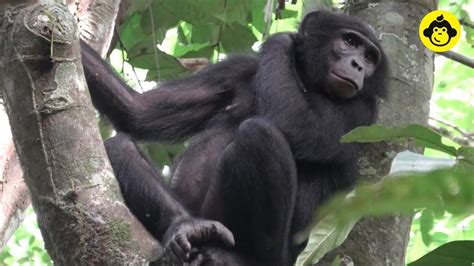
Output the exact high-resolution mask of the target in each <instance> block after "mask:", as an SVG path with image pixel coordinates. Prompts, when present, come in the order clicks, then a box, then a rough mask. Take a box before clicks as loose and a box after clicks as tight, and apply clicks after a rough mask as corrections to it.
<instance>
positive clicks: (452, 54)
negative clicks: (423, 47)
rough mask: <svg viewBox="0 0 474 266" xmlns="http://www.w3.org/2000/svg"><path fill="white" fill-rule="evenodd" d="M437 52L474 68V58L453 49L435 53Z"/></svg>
mask: <svg viewBox="0 0 474 266" xmlns="http://www.w3.org/2000/svg"><path fill="white" fill-rule="evenodd" d="M437 54H439V55H442V56H444V57H447V58H449V59H451V60H454V61H456V62H458V63H461V64H463V65H465V66H468V67H470V68H474V58H470V57H467V56H465V55H463V54H460V53H456V52H453V51H447V52H442V53H437Z"/></svg>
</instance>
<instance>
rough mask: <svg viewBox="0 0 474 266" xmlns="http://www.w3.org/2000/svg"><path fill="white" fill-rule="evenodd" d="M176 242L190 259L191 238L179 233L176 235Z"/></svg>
mask: <svg viewBox="0 0 474 266" xmlns="http://www.w3.org/2000/svg"><path fill="white" fill-rule="evenodd" d="M176 243H178V245H179V246H180V247H181V249H182V250H183V252H184V253H186V255H187V257H188V259H189V254H190V253H191V243H190V242H189V240H188V239H187V238H186V237H184V236H183V235H178V236H177V237H176Z"/></svg>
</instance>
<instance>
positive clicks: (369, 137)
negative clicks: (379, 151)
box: [341, 124, 457, 156]
mask: <svg viewBox="0 0 474 266" xmlns="http://www.w3.org/2000/svg"><path fill="white" fill-rule="evenodd" d="M399 138H413V139H415V142H416V144H417V145H419V146H422V147H425V148H430V149H434V150H438V151H442V152H444V153H447V154H450V155H453V156H456V154H457V153H456V148H455V147H453V146H449V145H445V144H443V142H442V136H441V135H440V134H438V133H437V132H435V131H433V130H431V129H430V128H427V127H424V126H421V125H417V124H410V125H407V126H402V127H385V126H382V125H373V126H365V127H358V128H355V129H353V130H352V131H351V132H349V133H347V134H346V135H344V136H342V138H341V142H342V143H348V142H361V143H366V142H378V141H385V140H394V139H399Z"/></svg>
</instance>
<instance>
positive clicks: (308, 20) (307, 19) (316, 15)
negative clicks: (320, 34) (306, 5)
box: [298, 11, 325, 35]
mask: <svg viewBox="0 0 474 266" xmlns="http://www.w3.org/2000/svg"><path fill="white" fill-rule="evenodd" d="M324 13H325V12H324V11H312V12H310V13H308V14H306V16H304V18H303V21H301V24H300V28H299V30H298V32H299V33H300V34H302V35H307V34H308V25H317V24H318V23H319V20H321V17H322V16H323V15H324Z"/></svg>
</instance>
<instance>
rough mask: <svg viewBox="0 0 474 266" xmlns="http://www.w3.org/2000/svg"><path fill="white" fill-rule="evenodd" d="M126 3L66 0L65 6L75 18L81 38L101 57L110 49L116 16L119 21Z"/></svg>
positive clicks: (110, 0) (104, 0)
mask: <svg viewBox="0 0 474 266" xmlns="http://www.w3.org/2000/svg"><path fill="white" fill-rule="evenodd" d="M128 5H129V2H128V1H126V0H123V1H121V0H80V1H77V0H67V6H68V8H69V10H70V11H71V13H73V14H74V17H75V18H76V20H77V24H78V27H79V31H80V35H81V39H82V40H84V41H85V42H87V43H88V44H89V45H90V46H91V47H92V48H94V50H96V51H97V52H98V53H99V54H100V55H101V56H102V57H103V58H104V57H105V56H106V55H107V52H108V51H109V49H110V43H111V40H112V37H113V36H114V29H115V25H116V22H117V18H118V19H119V23H121V20H122V18H123V16H124V15H125V11H126V10H127V8H128ZM119 11H120V12H119Z"/></svg>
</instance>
